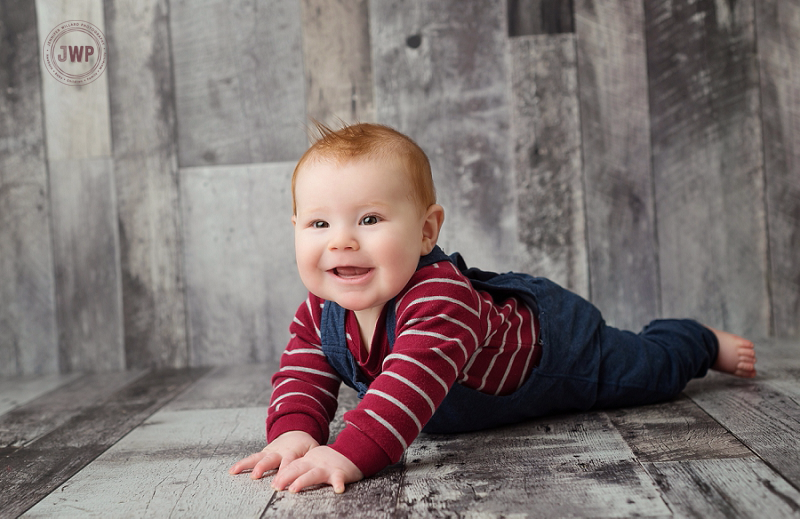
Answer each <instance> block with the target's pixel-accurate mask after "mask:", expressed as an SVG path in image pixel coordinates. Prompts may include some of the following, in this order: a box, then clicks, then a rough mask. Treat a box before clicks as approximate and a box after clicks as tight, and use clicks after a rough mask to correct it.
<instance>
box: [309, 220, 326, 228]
mask: <svg viewBox="0 0 800 519" xmlns="http://www.w3.org/2000/svg"><path fill="white" fill-rule="evenodd" d="M311 227H312V228H313V229H327V227H328V222H325V221H323V220H316V221H313V222H311Z"/></svg>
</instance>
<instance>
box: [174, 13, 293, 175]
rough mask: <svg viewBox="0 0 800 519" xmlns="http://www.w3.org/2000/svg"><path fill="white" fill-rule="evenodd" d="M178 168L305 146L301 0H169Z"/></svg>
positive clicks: (266, 156)
mask: <svg viewBox="0 0 800 519" xmlns="http://www.w3.org/2000/svg"><path fill="white" fill-rule="evenodd" d="M169 22H170V33H171V38H172V40H171V41H172V55H173V73H174V76H175V96H176V106H177V115H178V157H179V162H180V165H181V167H187V166H205V165H213V164H245V163H259V162H276V161H284V160H294V159H298V158H299V157H300V154H302V153H303V151H305V149H306V147H307V139H306V136H305V133H304V131H303V128H304V124H305V106H304V105H305V94H304V83H303V54H302V52H303V51H302V42H301V29H300V27H301V23H300V3H299V2H251V1H249V0H236V1H233V2H231V1H228V0H214V1H208V2H203V3H202V4H197V3H195V2H191V1H189V0H175V1H172V2H170V16H169Z"/></svg>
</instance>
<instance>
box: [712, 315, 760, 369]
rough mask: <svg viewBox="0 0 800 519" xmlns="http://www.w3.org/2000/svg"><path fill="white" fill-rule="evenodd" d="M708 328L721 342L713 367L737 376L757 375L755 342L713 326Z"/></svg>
mask: <svg viewBox="0 0 800 519" xmlns="http://www.w3.org/2000/svg"><path fill="white" fill-rule="evenodd" d="M708 329H709V330H711V331H712V332H714V335H716V336H717V341H718V342H719V354H718V355H717V361H716V362H714V365H713V366H711V369H715V370H717V371H722V372H723V373H730V374H731V375H736V376H737V377H743V378H752V377H755V376H756V367H755V366H756V352H755V349H754V345H753V343H752V342H751V341H748V340H747V339H745V338H744V337H739V336H738V335H734V334H732V333H728V332H723V331H721V330H715V329H714V328H711V327H709V328H708Z"/></svg>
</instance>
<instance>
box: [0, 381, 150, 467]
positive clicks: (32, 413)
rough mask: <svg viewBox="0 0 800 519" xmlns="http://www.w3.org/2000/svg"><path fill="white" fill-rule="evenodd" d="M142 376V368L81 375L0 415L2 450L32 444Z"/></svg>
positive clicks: (0, 444) (0, 446) (6, 450)
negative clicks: (139, 369) (140, 369)
mask: <svg viewBox="0 0 800 519" xmlns="http://www.w3.org/2000/svg"><path fill="white" fill-rule="evenodd" d="M142 375H144V372H142V371H124V372H121V373H98V374H93V375H82V376H81V377H79V378H77V379H75V380H73V381H72V382H69V383H66V384H63V385H60V386H59V387H57V388H53V389H52V390H51V391H49V392H48V393H46V394H42V395H41V396H39V397H38V398H35V399H32V400H30V401H29V402H27V403H26V404H25V405H24V406H20V407H17V408H16V409H13V410H11V411H9V412H8V413H6V414H4V415H2V416H0V450H2V451H3V452H5V453H9V452H13V451H15V450H17V449H20V448H24V447H25V446H26V445H30V444H31V443H33V442H35V441H36V440H38V439H39V438H41V437H42V436H44V435H45V434H48V433H50V432H52V431H54V430H55V429H57V428H59V427H61V426H62V425H64V424H65V423H67V422H68V421H70V420H72V419H74V418H75V417H76V416H78V415H80V414H81V413H83V412H85V411H86V409H88V408H91V407H98V406H99V405H101V404H102V402H103V401H105V400H106V399H107V398H108V396H109V395H111V394H113V393H115V392H117V391H119V390H120V389H122V388H123V387H124V386H126V385H127V384H129V383H131V382H133V381H134V380H136V379H137V378H140V377H141V376H142ZM62 376H63V375H62Z"/></svg>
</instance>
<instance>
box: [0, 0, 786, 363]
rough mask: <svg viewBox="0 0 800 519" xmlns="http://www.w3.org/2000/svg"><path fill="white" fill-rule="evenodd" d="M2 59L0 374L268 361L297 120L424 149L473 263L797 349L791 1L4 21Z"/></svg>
mask: <svg viewBox="0 0 800 519" xmlns="http://www.w3.org/2000/svg"><path fill="white" fill-rule="evenodd" d="M67 4H69V5H67ZM76 19H77V20H86V21H89V22H91V23H93V24H95V25H96V26H98V27H100V28H101V30H102V31H103V32H104V34H105V35H106V37H107V40H108V51H109V59H108V68H107V70H106V71H105V73H104V74H103V75H102V76H101V77H100V78H99V79H98V80H97V81H95V82H94V83H92V84H90V85H87V86H84V87H70V86H66V85H63V84H61V83H59V82H57V81H56V80H55V79H53V78H52V77H51V76H50V75H49V74H48V73H47V71H46V70H45V69H44V68H43V67H42V61H41V49H42V45H43V38H44V37H45V35H46V34H47V33H48V32H49V31H50V30H51V29H52V28H53V27H55V26H56V24H58V23H60V22H63V21H67V20H76ZM0 42H2V44H0V375H15V374H28V373H42V372H72V371H79V370H86V371H104V370H117V369H123V368H144V367H151V366H156V367H181V366H199V365H214V364H229V363H248V362H260V361H266V360H269V359H274V358H275V357H276V356H277V355H278V354H279V352H280V351H281V350H282V348H283V345H284V342H285V341H286V339H287V336H288V332H287V327H288V323H289V321H290V319H291V316H292V314H293V312H294V310H295V308H296V307H297V305H298V304H299V303H300V302H301V301H302V299H303V297H304V289H303V287H302V285H301V284H300V282H299V280H298V278H297V276H296V275H295V270H294V269H295V267H294V258H293V244H292V229H291V225H290V216H291V215H290V212H291V209H290V208H291V206H290V199H289V186H288V179H289V177H290V175H291V171H292V168H293V164H294V161H296V160H297V159H298V157H299V156H300V154H301V153H302V152H303V151H304V149H305V148H306V147H307V145H308V141H307V137H306V132H305V129H306V127H307V126H308V121H309V118H311V117H314V118H317V119H319V120H322V121H325V122H329V123H332V124H337V122H338V121H340V120H341V121H345V122H353V121H359V120H360V121H377V122H382V123H385V124H389V125H392V126H394V127H396V128H398V129H399V130H401V131H403V132H406V133H408V134H409V135H411V136H412V137H413V138H414V139H416V140H417V141H418V142H419V144H420V145H421V146H422V147H423V148H424V149H425V151H426V152H427V153H428V154H429V156H430V159H431V162H432V165H433V168H434V175H435V178H436V182H437V185H438V189H439V194H440V201H441V202H442V204H443V205H444V206H445V208H446V211H447V221H446V224H445V230H444V233H443V236H442V240H441V243H442V245H443V246H444V247H445V249H446V250H449V251H454V250H459V251H461V252H462V253H464V254H465V256H466V258H467V259H468V261H469V262H470V263H471V264H473V265H476V266H481V267H483V268H486V269H491V270H501V271H502V270H523V271H527V272H531V273H534V274H538V275H544V276H548V277H551V278H553V279H554V280H556V281H557V282H560V283H562V284H564V285H565V286H567V287H569V288H571V289H572V290H574V291H576V292H578V293H580V294H582V295H585V296H586V297H589V298H590V299H591V300H592V301H593V302H595V303H596V304H597V305H598V306H599V307H600V308H601V309H602V310H603V311H604V313H605V315H606V318H607V320H608V321H609V322H610V323H612V324H615V325H617V326H622V327H628V328H635V329H638V328H640V327H641V326H643V325H644V324H645V323H646V322H648V321H649V320H650V319H651V318H655V317H659V316H686V317H693V318H697V319H700V320H702V321H703V322H705V323H707V324H709V325H712V326H716V327H722V328H726V329H729V330H731V331H734V332H737V333H741V334H747V335H750V336H753V337H760V336H761V337H763V336H781V337H789V338H798V337H800V264H799V263H798V258H800V44H798V42H800V0H738V1H732V0H644V1H642V0H561V1H558V0H475V1H467V2H465V1H464V0H405V1H402V0H371V1H367V0H302V1H299V2H284V1H278V0H257V1H252V0H205V1H203V2H194V1H189V0H105V1H104V0H82V1H80V2H69V3H68V2H64V1H61V0H58V1H57V0H36V1H35V2H31V1H29V0H3V1H2V3H0Z"/></svg>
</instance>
